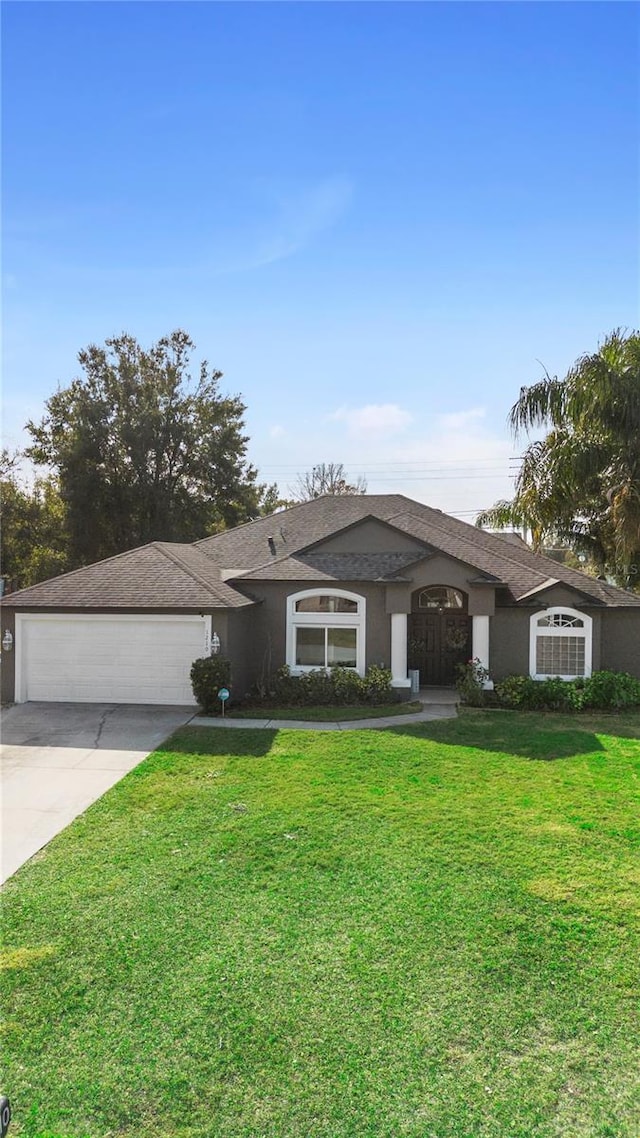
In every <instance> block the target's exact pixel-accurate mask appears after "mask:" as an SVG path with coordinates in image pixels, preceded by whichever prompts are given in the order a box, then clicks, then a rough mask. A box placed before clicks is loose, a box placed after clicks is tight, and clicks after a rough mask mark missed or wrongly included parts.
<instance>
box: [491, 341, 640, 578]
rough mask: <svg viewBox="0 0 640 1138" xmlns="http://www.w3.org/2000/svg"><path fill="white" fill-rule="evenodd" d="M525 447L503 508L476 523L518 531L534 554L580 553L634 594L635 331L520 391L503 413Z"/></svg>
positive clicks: (639, 446)
mask: <svg viewBox="0 0 640 1138" xmlns="http://www.w3.org/2000/svg"><path fill="white" fill-rule="evenodd" d="M510 424H511V427H512V429H513V431H514V434H515V435H518V434H520V433H521V432H522V431H528V430H529V429H530V428H532V427H536V426H545V427H547V428H549V429H548V433H547V434H546V435H545V437H544V438H542V439H538V440H535V441H533V442H530V443H529V445H528V447H527V449H526V451H525V454H524V458H523V463H522V467H521V470H520V473H519V475H518V478H517V481H516V487H515V495H514V497H513V499H512V500H511V501H502V502H497V503H496V505H495V506H493V508H492V509H490V510H486V511H485V512H484V513H483V514H481V515H480V516H479V517H478V519H477V524H478V525H480V526H492V527H494V528H498V529H500V528H504V527H506V526H510V525H516V526H527V527H528V528H529V529H530V531H531V534H532V540H533V544H534V546H535V547H538V548H539V547H540V546H541V545H542V544H543V543H547V542H553V541H554V540H556V539H559V540H560V541H565V542H566V543H567V544H569V545H570V546H571V548H573V549H574V550H575V551H576V552H578V553H580V552H582V553H586V555H587V557H588V558H589V559H590V560H591V561H592V562H593V563H594V564H595V565H596V566H597V567H598V569H599V571H600V572H601V573H606V574H609V575H610V576H612V577H613V578H614V580H616V581H617V582H618V583H619V584H621V585H623V586H626V587H631V588H636V589H637V588H640V333H638V332H635V331H634V332H632V333H629V334H625V333H624V332H623V331H621V330H620V329H618V330H616V331H614V332H612V333H611V334H610V335H609V336H607V337H606V339H605V340H604V341H603V343H602V344H601V345H600V346H599V347H598V350H597V351H596V352H594V353H593V354H591V355H583V356H581V357H580V359H579V360H577V361H576V363H575V364H574V365H573V367H572V368H570V370H569V371H568V373H567V375H566V376H565V378H564V379H558V378H557V376H553V377H552V376H550V375H549V374H548V373H545V378H544V379H543V380H541V381H540V382H538V383H536V384H534V385H533V386H532V387H523V388H521V390H520V397H519V399H518V401H517V402H516V404H515V405H514V406H513V408H512V409H511V414H510Z"/></svg>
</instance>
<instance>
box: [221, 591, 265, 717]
mask: <svg viewBox="0 0 640 1138" xmlns="http://www.w3.org/2000/svg"><path fill="white" fill-rule="evenodd" d="M264 615H265V614H264V606H263V605H255V606H254V607H253V608H246V609H233V610H232V611H231V612H230V613H229V623H228V634H227V641H226V644H225V645H224V647H223V651H224V652H225V653H226V655H227V656H228V657H229V659H230V660H231V693H232V696H233V698H234V699H241V698H242V697H243V696H245V695H246V694H247V693H248V692H249V691H250V689H251V688H252V687H253V686H254V684H255V683H256V681H257V680H258V679H259V678H260V676H261V674H262V673H267V672H268V671H269V660H268V659H267V657H266V653H265V649H266V638H265V635H264V623H265V621H264Z"/></svg>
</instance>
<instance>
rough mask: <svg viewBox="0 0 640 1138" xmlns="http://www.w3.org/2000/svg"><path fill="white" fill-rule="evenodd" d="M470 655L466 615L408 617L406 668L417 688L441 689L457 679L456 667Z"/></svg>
mask: <svg viewBox="0 0 640 1138" xmlns="http://www.w3.org/2000/svg"><path fill="white" fill-rule="evenodd" d="M470 655H471V621H470V619H469V617H468V616H467V615H466V613H456V612H450V611H449V612H448V611H445V612H426V613H421V612H414V613H411V616H410V617H409V667H410V668H417V669H418V670H419V672H420V685H421V686H422V687H428V686H429V685H432V684H433V685H435V686H445V685H448V684H454V683H455V682H456V679H457V678H458V674H457V672H456V665H457V664H465V663H466V662H467V660H468V659H469V657H470Z"/></svg>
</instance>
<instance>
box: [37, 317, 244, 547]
mask: <svg viewBox="0 0 640 1138" xmlns="http://www.w3.org/2000/svg"><path fill="white" fill-rule="evenodd" d="M193 350H194V344H193V342H192V341H191V339H190V338H189V336H188V335H187V333H186V332H183V331H180V330H178V331H175V332H173V333H172V334H171V335H170V336H165V337H163V338H162V339H160V340H158V342H157V343H156V344H153V345H152V347H151V348H150V349H149V350H145V349H144V348H142V347H141V346H140V344H139V343H138V342H137V340H136V339H134V337H133V336H129V335H124V334H123V335H121V336H118V337H115V338H112V339H108V340H106V342H105V345H104V346H102V347H99V346H97V345H95V344H92V345H90V346H89V347H88V348H86V349H85V350H84V351H81V352H80V353H79V356H78V359H79V362H80V365H81V367H82V369H83V372H84V376H83V377H82V378H77V379H74V380H73V381H72V382H71V384H70V385H69V386H68V387H63V388H59V389H58V391H57V392H56V393H55V395H53V396H52V397H51V398H50V399H49V400H48V401H47V403H46V414H45V416H44V418H43V420H42V422H41V423H40V424H39V425H36V424H34V423H33V422H29V423H28V424H27V429H28V430H29V432H30V434H31V437H32V440H33V442H32V445H31V446H30V447H29V448H28V450H27V451H26V453H27V455H28V457H30V458H31V459H32V460H33V461H34V462H35V463H37V464H44V465H47V466H49V467H50V468H52V469H53V471H54V472H55V473H56V475H57V477H58V479H59V484H60V492H61V495H62V499H63V501H64V503H65V507H66V519H65V524H66V530H67V534H68V539H69V553H70V558H71V561H72V563H73V565H74V566H75V565H83V564H87V563H88V562H91V561H95V560H97V559H99V558H103V557H109V556H110V555H112V554H115V553H120V552H122V551H123V550H125V549H129V548H131V547H133V546H136V545H142V544H144V543H146V542H149V541H154V540H164V541H194V540H196V539H198V538H201V537H205V536H206V535H207V534H210V533H214V532H216V531H217V530H219V529H222V528H224V527H225V526H233V525H237V524H238V523H240V522H244V521H247V520H249V519H251V518H253V517H256V516H257V515H258V513H259V512H260V506H261V502H262V498H263V495H264V492H265V489H266V488H265V487H263V486H261V485H259V484H258V483H257V481H256V471H255V469H254V468H253V467H252V466H251V465H249V463H248V462H247V459H246V446H247V437H246V436H245V435H244V433H243V429H244V421H243V415H244V412H245V405H244V403H243V402H242V401H241V399H240V398H239V397H238V396H228V395H222V394H221V393H220V379H221V376H222V373H221V372H219V371H215V370H210V369H209V366H208V364H207V363H206V361H205V362H203V363H201V364H200V369H199V376H198V378H197V380H196V381H195V382H194V381H192V379H191V375H190V372H189V361H190V355H191V353H192V352H193Z"/></svg>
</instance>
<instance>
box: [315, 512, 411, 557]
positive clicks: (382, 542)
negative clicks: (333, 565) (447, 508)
mask: <svg viewBox="0 0 640 1138" xmlns="http://www.w3.org/2000/svg"><path fill="white" fill-rule="evenodd" d="M428 551H429V550H428V548H427V547H426V546H425V544H424V542H422V541H420V540H419V538H415V537H413V536H412V535H411V534H409V533H407V532H406V531H405V530H401V529H398V527H397V526H394V525H391V523H390V522H387V521H385V520H384V519H383V518H377V517H376V516H375V515H374V514H367V515H366V516H365V517H363V518H358V520H357V521H355V522H351V523H350V524H349V525H346V526H343V527H342V528H341V529H337V530H334V532H333V533H331V534H329V535H328V536H326V537H322V538H320V539H319V540H318V541H314V542H312V543H311V544H310V545H307V546H305V547H304V548H303V549H300V550H298V551H297V552H298V554H301V553H311V552H313V553H327V554H328V553H338V554H342V553H350V554H365V553H399V554H405V553H414V554H415V555H416V556H421V555H424V553H425V552H428Z"/></svg>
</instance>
